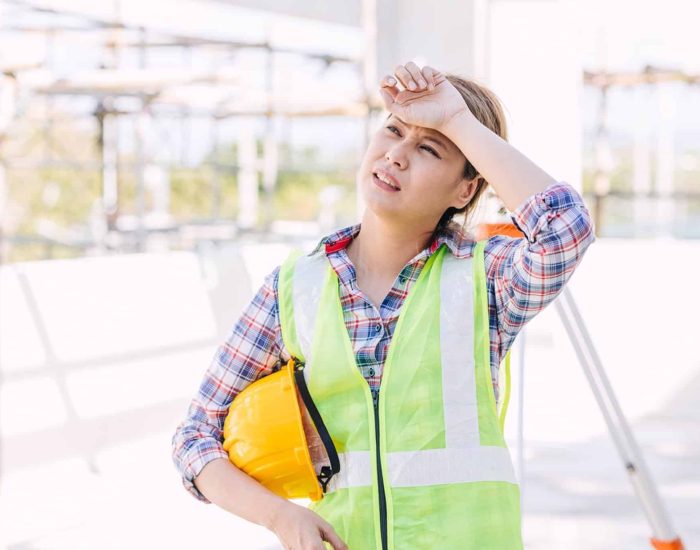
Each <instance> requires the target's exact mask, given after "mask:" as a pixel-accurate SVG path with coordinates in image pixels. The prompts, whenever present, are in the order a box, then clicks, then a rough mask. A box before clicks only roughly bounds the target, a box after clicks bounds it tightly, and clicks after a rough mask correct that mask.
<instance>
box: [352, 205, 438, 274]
mask: <svg viewBox="0 0 700 550" xmlns="http://www.w3.org/2000/svg"><path fill="white" fill-rule="evenodd" d="M433 229H434V228H433V227H422V226H420V225H419V224H415V225H412V226H407V225H403V224H397V223H392V220H386V219H382V218H378V217H377V216H376V215H374V214H373V213H372V212H371V211H370V210H369V209H367V210H365V214H364V215H363V217H362V228H361V230H360V233H359V235H358V236H357V237H356V238H355V239H354V240H353V241H352V243H350V245H349V247H348V254H349V255H350V259H351V260H352V261H353V263H354V264H355V270H356V271H357V273H358V275H363V274H364V273H367V272H369V271H371V272H373V273H374V274H377V273H378V272H379V273H384V274H387V275H394V276H395V275H396V274H398V273H399V272H400V271H401V269H403V267H404V266H405V265H406V264H407V263H408V262H409V260H411V258H413V257H414V256H415V255H416V254H418V253H419V252H420V251H421V250H423V249H424V248H425V247H426V246H428V244H429V242H430V238H431V236H432V234H433Z"/></svg>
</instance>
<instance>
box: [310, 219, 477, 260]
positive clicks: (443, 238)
mask: <svg viewBox="0 0 700 550" xmlns="http://www.w3.org/2000/svg"><path fill="white" fill-rule="evenodd" d="M360 228H361V224H359V223H358V224H355V225H351V226H348V227H345V228H343V229H340V230H338V231H336V232H335V233H331V234H330V235H327V236H325V237H323V238H322V239H321V240H320V241H319V243H318V244H317V245H316V247H315V248H314V250H313V252H312V253H311V255H313V254H316V253H318V252H319V251H320V250H322V249H323V250H324V251H325V253H326V255H330V254H333V253H335V252H339V251H340V250H343V249H345V248H347V246H348V245H349V244H350V243H351V242H352V240H353V239H354V238H355V237H357V235H358V234H359V233H360ZM474 242H475V241H474V238H473V236H472V235H471V234H469V233H468V232H465V231H464V230H463V229H462V226H461V225H459V224H458V223H456V222H454V221H453V222H450V223H449V225H448V226H447V227H446V228H445V229H444V230H443V231H441V232H440V233H438V235H437V236H436V238H435V239H434V240H433V242H432V243H431V244H430V246H428V247H427V248H425V249H424V250H423V251H422V252H420V253H419V254H418V255H417V256H416V257H415V258H414V259H413V261H416V260H418V259H422V258H424V257H425V258H428V257H430V256H431V255H432V254H433V253H434V252H435V251H436V250H437V249H438V248H440V245H442V244H445V245H446V246H447V248H448V249H449V250H450V252H451V253H452V255H453V256H455V257H457V258H468V257H470V256H471V255H472V249H473V246H472V245H473V244H474Z"/></svg>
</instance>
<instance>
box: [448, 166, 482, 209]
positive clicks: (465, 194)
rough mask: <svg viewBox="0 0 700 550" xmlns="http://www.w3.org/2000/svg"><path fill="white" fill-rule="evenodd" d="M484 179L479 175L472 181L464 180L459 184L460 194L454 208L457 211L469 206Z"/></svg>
mask: <svg viewBox="0 0 700 550" xmlns="http://www.w3.org/2000/svg"><path fill="white" fill-rule="evenodd" d="M482 179H483V178H482V177H481V176H480V175H479V174H477V175H476V176H474V177H473V178H472V179H470V180H468V179H465V178H462V181H460V182H459V194H458V195H457V204H454V205H453V206H454V207H455V208H457V209H462V208H464V207H465V206H466V205H467V204H469V201H470V200H471V199H472V197H473V196H474V193H476V189H477V187H478V185H479V182H480V181H481V180H482Z"/></svg>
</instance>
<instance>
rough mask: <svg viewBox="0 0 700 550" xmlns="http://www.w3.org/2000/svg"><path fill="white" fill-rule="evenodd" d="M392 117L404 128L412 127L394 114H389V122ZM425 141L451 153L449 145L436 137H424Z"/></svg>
mask: <svg viewBox="0 0 700 550" xmlns="http://www.w3.org/2000/svg"><path fill="white" fill-rule="evenodd" d="M392 116H393V117H394V118H395V119H396V120H398V121H399V122H400V123H401V124H403V125H404V126H409V127H411V125H410V124H406V123H405V122H404V121H403V120H401V119H400V118H399V117H397V116H396V115H395V114H393V113H390V114H389V116H388V117H387V120H388V119H389V118H391V117H392ZM423 139H427V140H428V141H432V142H433V143H436V144H438V145H439V146H440V147H442V148H443V149H444V150H445V151H449V149H448V148H447V145H446V144H445V143H444V142H443V141H442V140H441V139H438V138H436V137H431V136H428V135H427V136H424V137H423Z"/></svg>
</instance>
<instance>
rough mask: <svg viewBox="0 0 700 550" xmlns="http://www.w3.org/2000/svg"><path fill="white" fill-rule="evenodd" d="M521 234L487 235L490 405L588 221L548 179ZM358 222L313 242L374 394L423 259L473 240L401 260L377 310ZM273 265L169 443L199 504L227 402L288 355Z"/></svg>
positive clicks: (574, 259) (456, 230)
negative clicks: (358, 264) (357, 262)
mask: <svg viewBox="0 0 700 550" xmlns="http://www.w3.org/2000/svg"><path fill="white" fill-rule="evenodd" d="M511 217H512V220H513V222H514V223H515V224H516V225H517V226H518V227H519V228H520V229H521V231H522V232H523V233H524V234H525V238H520V239H513V238H510V237H504V236H494V237H491V238H490V239H489V240H488V242H487V244H486V247H485V252H484V254H485V258H484V259H485V268H486V273H487V291H488V306H489V328H490V338H491V353H490V358H491V376H492V380H493V384H494V389H495V393H496V399H498V370H499V366H500V364H501V361H502V359H503V358H504V357H505V354H506V352H507V351H508V349H510V346H511V345H512V343H513V341H514V339H515V337H516V335H517V334H518V332H519V331H520V329H522V327H523V326H524V325H525V324H526V323H527V322H528V321H529V320H530V319H532V318H533V317H534V316H535V315H536V314H537V313H539V312H540V311H542V310H543V309H544V308H545V307H546V306H547V304H549V303H550V302H552V301H553V300H554V298H555V297H556V296H557V295H558V293H559V292H560V291H561V289H562V287H563V285H564V283H566V281H567V280H568V279H569V277H570V276H571V274H572V273H573V272H574V269H575V268H576V266H577V265H578V264H579V262H580V261H581V258H582V257H583V254H584V252H585V251H586V249H587V248H588V246H589V245H590V244H591V243H593V242H594V240H595V236H594V232H593V225H592V221H591V217H590V215H589V212H588V210H587V209H586V207H585V205H584V203H583V199H582V198H581V196H580V195H579V193H578V192H577V191H576V190H575V189H574V188H573V187H571V186H570V185H568V184H566V183H555V184H552V185H550V186H549V187H548V188H547V189H545V190H544V191H543V192H541V193H538V194H536V195H533V196H532V197H530V198H528V199H527V200H526V201H525V202H523V204H522V205H520V206H519V207H518V208H517V209H516V210H515V211H514V212H513V213H512V215H511ZM359 232H360V225H359V224H358V225H354V226H351V227H347V228H345V229H342V230H340V231H338V232H336V233H334V234H332V235H329V236H327V237H325V238H324V239H322V240H321V242H320V243H319V245H318V247H317V248H316V250H315V251H314V253H315V252H318V251H319V250H320V249H321V248H322V247H323V248H325V254H326V255H327V257H328V260H329V262H330V265H331V266H332V267H333V269H334V270H335V271H336V273H337V274H338V278H339V280H340V301H341V304H342V309H343V313H344V317H345V324H346V326H347V329H348V333H349V335H350V340H351V341H352V344H353V348H354V350H355V357H356V360H357V365H358V367H359V369H360V371H361V372H362V375H363V376H364V377H365V379H366V380H367V383H368V384H369V386H370V389H371V390H372V394H373V395H374V396H375V398H376V395H377V393H378V391H379V385H380V382H381V378H382V367H383V365H384V361H385V359H386V354H387V349H388V346H389V343H390V342H391V337H392V335H393V333H394V329H395V327H396V322H397V320H398V316H399V312H400V310H401V305H402V304H403V302H404V300H405V298H406V295H407V294H408V292H409V290H410V288H411V286H412V284H413V283H414V282H415V281H416V279H417V278H418V275H419V274H420V272H421V269H422V268H423V266H424V265H425V262H426V260H427V259H428V258H429V257H430V255H431V254H432V253H433V252H435V250H437V248H438V247H439V246H440V245H441V244H443V243H444V244H446V245H447V246H448V247H449V250H450V251H451V252H452V254H454V255H455V256H457V257H460V258H468V257H471V255H472V252H473V249H474V245H475V241H474V240H473V238H472V237H471V236H470V235H469V234H466V233H464V232H462V230H461V228H460V227H459V226H458V225H457V224H452V225H450V226H449V228H448V230H447V231H445V232H444V233H443V234H441V235H439V236H438V237H437V238H436V239H435V240H434V241H433V242H432V244H431V245H430V246H429V247H427V248H426V249H425V250H423V251H422V252H420V253H419V254H417V255H416V256H415V257H414V258H413V259H412V260H411V261H409V262H408V263H407V264H406V266H405V267H404V268H403V270H402V271H401V273H400V274H399V275H398V277H397V278H396V280H395V281H394V284H393V286H392V288H391V290H390V291H389V293H388V294H387V296H386V297H385V299H384V302H383V303H382V304H381V306H380V308H379V309H377V308H376V307H375V306H374V305H373V304H372V303H371V302H370V301H369V299H368V298H367V297H366V296H365V295H364V293H363V292H362V291H361V290H360V289H359V288H358V287H357V286H356V276H355V269H354V267H353V265H352V263H351V261H350V259H349V257H348V254H347V252H346V247H347V245H348V243H349V242H350V241H351V240H352V239H353V238H354V237H355V236H356V235H357V234H358V233H359ZM278 275H279V267H277V268H276V269H275V270H273V272H272V273H270V274H269V275H268V276H267V277H266V279H265V282H264V284H263V285H262V287H261V288H260V289H259V290H258V292H257V294H256V295H255V297H254V298H253V299H252V301H251V302H250V303H249V305H248V306H247V307H246V308H245V310H244V311H243V313H242V314H241V316H240V318H239V319H238V321H237V322H236V324H235V325H234V326H233V328H232V330H231V332H230V333H229V335H228V337H227V338H226V341H224V342H223V343H222V344H221V345H220V346H219V348H218V350H217V351H216V354H215V355H214V358H213V360H212V362H211V364H210V366H209V368H208V370H207V371H206V373H205V374H204V378H203V380H202V382H201V385H200V387H199V391H198V392H197V394H196V395H195V396H194V398H193V399H192V402H191V403H190V406H189V410H188V412H187V416H186V418H185V419H184V421H183V422H182V423H181V424H180V425H179V426H178V428H177V430H176V432H175V434H174V436H173V440H172V444H173V460H174V462H175V465H176V467H177V468H178V470H179V471H180V473H181V475H182V480H183V483H184V485H185V487H186V488H187V489H188V490H189V491H190V492H191V493H192V494H193V495H194V496H195V497H197V498H198V499H200V500H203V501H205V502H207V499H206V498H205V497H204V496H203V495H202V494H201V493H200V492H199V491H198V490H197V488H196V487H195V485H194V483H193V479H194V478H195V477H196V476H197V475H198V474H199V472H200V471H201V470H202V468H204V466H205V465H206V464H207V463H209V462H210V461H212V460H214V459H216V458H228V456H227V454H226V452H225V451H224V450H223V448H222V446H221V442H222V438H223V423H224V419H225V418H226V414H227V412H228V407H229V405H230V404H231V401H232V400H233V398H234V397H235V396H236V395H237V394H238V393H239V392H240V391H241V390H243V389H244V388H245V387H246V386H247V385H248V384H250V383H251V382H253V381H255V380H257V379H258V378H261V377H263V376H265V375H267V374H270V373H271V372H273V370H274V369H275V367H276V365H278V364H279V362H280V360H284V361H286V359H287V358H288V357H289V354H288V352H287V350H286V349H285V347H284V343H283V342H282V337H281V332H280V325H279V310H278V303H277V281H278Z"/></svg>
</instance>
